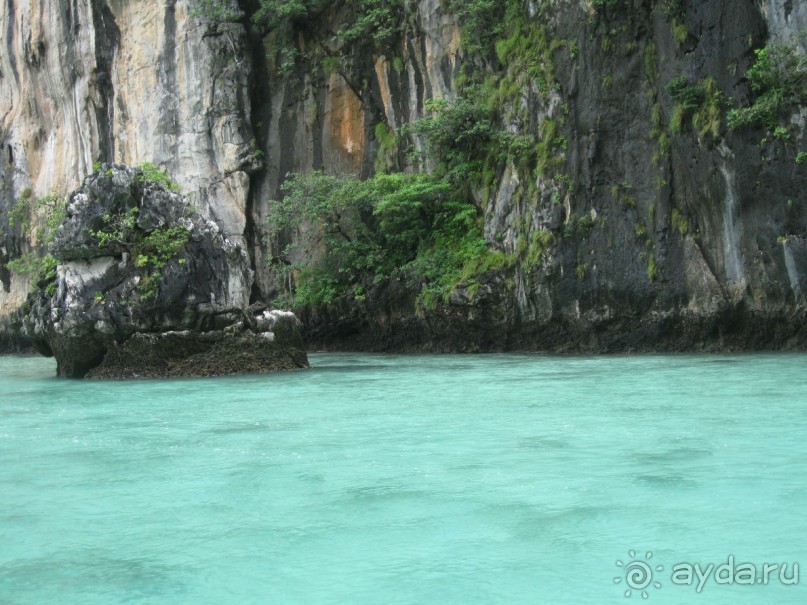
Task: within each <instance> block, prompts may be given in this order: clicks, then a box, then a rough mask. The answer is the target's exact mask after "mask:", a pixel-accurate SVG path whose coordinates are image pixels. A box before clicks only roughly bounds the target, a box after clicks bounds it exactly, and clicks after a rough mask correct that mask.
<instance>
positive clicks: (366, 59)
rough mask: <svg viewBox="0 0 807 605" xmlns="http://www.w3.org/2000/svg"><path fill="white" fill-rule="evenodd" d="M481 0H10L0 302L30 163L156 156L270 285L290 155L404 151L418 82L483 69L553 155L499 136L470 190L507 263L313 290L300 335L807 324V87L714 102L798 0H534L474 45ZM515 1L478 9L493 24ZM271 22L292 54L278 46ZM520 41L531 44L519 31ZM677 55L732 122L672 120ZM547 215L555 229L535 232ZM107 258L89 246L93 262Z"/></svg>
mask: <svg viewBox="0 0 807 605" xmlns="http://www.w3.org/2000/svg"><path fill="white" fill-rule="evenodd" d="M319 4H320V5H322V6H324V5H326V4H328V3H319ZM466 4H467V5H466ZM473 4H475V3H457V2H449V1H445V0H417V1H414V0H413V1H408V0H407V1H406V2H402V3H401V4H400V11H398V13H396V14H399V15H403V16H402V18H401V19H399V21H397V22H396V23H397V25H396V26H395V27H396V29H394V32H393V35H391V36H388V37H387V38H386V39H385V40H384V41H383V43H382V44H380V45H374V44H372V43H370V42H368V38H369V36H364V37H362V38H361V39H359V40H358V41H356V40H353V41H352V42H351V41H349V40H346V39H345V37H344V36H343V37H341V38H340V36H339V35H336V33H338V32H339V31H340V28H341V27H342V25H341V24H343V23H344V22H345V19H349V18H350V16H351V14H352V13H351V11H350V10H349V9H350V6H349V5H348V3H343V2H333V3H330V5H331V8H330V9H328V10H325V11H324V12H322V13H321V14H317V15H313V16H311V15H310V16H309V17H310V19H311V20H310V21H309V22H305V23H302V24H301V23H300V22H294V23H292V24H291V25H289V27H291V28H292V31H290V32H289V31H287V32H277V31H268V30H267V29H265V28H262V27H261V26H258V25H255V24H254V23H253V22H252V21H251V17H252V13H253V12H254V9H255V3H236V2H232V3H231V8H232V9H233V11H235V13H237V16H236V17H235V18H232V19H229V20H223V21H219V22H217V23H214V22H211V21H210V20H209V19H206V18H204V17H198V16H195V14H194V12H193V11H194V9H195V8H198V6H199V4H197V3H196V2H195V0H171V1H169V2H166V3H162V4H159V3H158V4H154V3H120V2H117V3H115V2H109V1H106V0H101V1H98V2H89V0H80V1H78V2H75V3H72V4H71V6H70V8H69V10H65V9H63V7H62V6H61V4H59V3H58V2H56V1H55V0H32V1H31V2H28V3H7V4H4V5H2V6H0V17H2V18H3V20H4V22H5V23H8V25H9V27H8V30H7V37H6V39H5V46H4V47H3V48H0V74H2V75H0V82H1V83H2V85H0V144H2V159H3V161H2V162H0V172H1V173H2V181H3V184H4V187H3V188H2V190H0V228H2V230H3V236H2V247H0V283H1V284H2V286H1V287H0V315H9V314H10V313H12V312H13V311H14V309H18V308H19V307H20V306H21V305H22V304H23V302H24V300H25V297H26V294H27V291H28V289H29V282H30V280H29V279H28V278H27V277H26V276H23V275H19V274H17V273H15V272H13V271H9V270H8V269H7V267H6V265H7V263H8V261H10V260H12V259H14V258H18V257H19V256H20V255H22V254H23V253H24V252H26V251H27V250H29V249H31V248H32V247H36V246H37V242H36V241H35V240H36V238H35V237H31V236H30V234H26V233H24V232H23V230H22V229H20V228H19V225H16V226H15V225H12V224H10V222H9V219H8V217H9V216H10V215H11V214H12V212H13V210H14V208H15V206H16V205H17V204H18V202H19V200H20V199H22V198H23V197H24V195H23V194H24V193H25V191H26V189H27V188H30V189H31V190H32V193H31V195H32V197H34V198H36V197H42V196H45V195H47V194H49V193H50V192H51V191H52V190H54V189H55V190H56V192H57V193H61V192H64V191H68V190H71V189H72V188H74V187H75V185H76V184H77V183H78V182H79V180H80V179H81V178H82V175H84V174H86V173H88V172H90V171H91V168H90V167H91V166H92V164H93V162H95V161H96V160H102V161H107V162H110V163H111V162H122V163H127V164H132V165H136V164H140V163H141V162H146V161H153V162H155V163H157V164H158V165H160V166H161V167H162V168H163V169H165V170H166V171H167V172H168V173H169V174H170V175H171V176H172V177H173V178H174V180H175V181H176V182H177V183H178V184H179V185H181V186H182V187H183V191H184V192H185V194H186V197H187V198H188V199H190V200H191V202H192V203H193V204H194V205H195V206H196V207H197V208H198V210H199V211H200V212H201V214H202V215H203V216H204V218H205V219H211V220H214V221H215V222H216V223H217V224H219V225H220V226H221V230H222V233H223V235H224V236H226V238H227V239H228V240H229V241H230V242H233V243H236V244H239V245H242V246H243V248H244V250H245V251H246V252H247V253H248V255H249V257H250V260H249V267H250V268H251V269H252V270H253V271H254V273H253V275H252V277H250V278H249V279H248V280H247V281H249V282H250V283H249V285H248V289H247V294H246V297H247V298H249V299H250V300H249V302H255V301H258V300H262V301H264V302H265V303H269V302H271V301H272V300H273V299H274V298H275V297H276V296H277V295H278V294H280V293H282V291H283V290H284V288H285V287H286V283H287V282H288V280H290V279H292V280H293V278H294V275H293V274H291V273H289V272H287V271H286V272H278V271H277V270H276V268H277V267H278V266H280V265H279V262H280V261H279V260H278V259H281V257H282V256H283V250H284V248H285V246H286V244H287V243H288V239H284V238H282V237H281V238H277V237H272V236H271V235H272V234H271V233H270V230H269V229H268V227H267V219H271V217H272V205H271V204H270V203H269V201H270V200H272V199H278V198H279V197H281V196H282V195H283V191H282V189H281V185H282V182H283V180H284V178H285V176H286V174H287V173H289V172H307V171H311V170H323V171H325V172H327V173H330V174H340V173H351V174H356V175H360V176H362V177H367V176H369V175H371V174H372V173H373V172H374V171H376V170H377V169H379V170H380V169H388V170H412V169H413V168H412V166H411V165H409V164H408V163H407V162H408V160H407V157H408V152H411V151H419V150H423V148H424V140H423V138H422V137H419V136H409V137H407V138H405V140H404V141H403V142H400V143H399V144H397V145H392V146H391V145H390V142H389V141H388V140H385V136H386V135H385V133H389V132H393V131H395V130H396V129H399V128H400V127H401V126H402V125H404V124H406V123H408V122H411V121H412V120H415V119H418V118H421V117H423V116H424V115H427V114H428V110H427V105H428V104H427V101H428V100H430V99H445V100H447V101H452V100H455V99H457V98H458V97H460V96H461V95H462V94H463V86H464V85H466V84H467V82H468V81H469V79H471V80H472V79H473V78H478V79H479V80H480V81H482V82H485V81H486V78H488V77H490V79H491V81H492V82H493V88H495V89H496V91H497V92H496V94H500V96H502V95H503V96H506V97H507V98H506V99H505V100H504V101H502V100H501V99H499V100H497V103H499V105H498V106H497V109H496V120H497V126H498V127H499V128H501V129H502V131H503V132H507V133H509V134H511V135H513V136H524V137H528V138H529V137H532V138H533V139H534V140H535V141H536V143H537V144H538V145H542V146H543V147H542V149H543V151H542V153H544V154H545V155H546V156H547V157H546V158H544V159H547V160H548V163H549V168H546V169H545V170H544V172H543V173H540V172H541V171H539V170H536V166H533V165H530V166H528V167H527V168H526V169H525V168H524V167H523V166H520V161H519V158H518V157H515V158H514V157H509V158H506V159H503V160H501V161H500V162H498V163H495V164H494V165H492V166H489V167H488V168H487V169H488V170H489V172H490V175H489V180H488V182H487V183H486V184H485V186H484V187H482V186H479V187H477V188H476V189H475V190H473V191H471V192H470V193H471V196H472V197H473V199H474V202H475V203H476V204H477V206H478V207H479V209H480V215H481V216H482V223H483V230H484V234H485V237H486V239H487V241H488V243H489V244H490V246H491V247H492V248H495V249H496V250H499V251H500V252H502V253H503V254H507V255H511V256H513V257H514V258H515V259H516V261H515V262H514V264H513V265H512V266H510V267H508V268H507V269H505V270H498V271H493V272H489V273H486V274H483V275H479V276H476V278H475V283H473V284H470V283H459V284H458V285H457V288H456V290H455V291H454V292H453V293H451V295H450V296H449V297H448V299H447V300H446V301H445V302H444V303H441V304H439V305H438V306H437V308H436V309H424V308H422V307H419V306H418V303H417V300H418V292H417V291H415V290H413V289H411V288H410V287H409V286H407V284H405V283H403V282H399V281H395V280H391V281H382V282H380V283H377V284H372V287H368V290H367V292H366V295H364V296H362V298H361V299H360V300H341V301H336V302H333V303H330V304H327V305H321V306H318V307H316V308H305V309H300V310H299V314H300V315H301V316H302V317H303V318H304V320H305V322H304V323H305V338H306V340H307V342H308V344H309V345H310V346H316V347H318V348H329V349H340V348H350V349H372V350H440V351H457V350H460V351H475V350H499V349H528V350H533V349H535V350H559V351H619V350H633V351H635V350H693V349H695V350H715V349H754V348H775V349H792V348H802V349H803V348H804V347H805V346H807V328H805V325H807V321H805V320H807V299H805V296H806V295H807V258H806V257H805V247H806V246H807V194H806V193H805V192H806V191H807V163H804V161H803V159H802V161H801V162H799V163H797V162H796V161H795V159H796V157H798V155H797V154H798V153H799V152H800V151H807V131H806V130H807V113H806V112H805V108H804V107H803V106H794V107H790V108H789V112H788V114H787V115H783V116H781V121H782V123H783V124H785V125H786V126H787V128H786V130H787V132H786V134H784V135H782V134H781V133H780V138H776V137H774V136H772V133H769V132H767V130H766V129H765V128H763V127H761V126H759V125H756V126H751V127H747V128H743V129H738V130H735V131H729V130H728V129H727V128H726V125H725V111H726V110H727V109H728V108H729V107H731V106H744V105H747V104H748V103H749V102H751V101H752V100H753V99H754V98H755V92H754V91H753V90H752V89H751V87H750V85H749V82H748V77H747V73H748V69H749V67H750V66H751V65H752V64H753V62H754V60H755V54H754V50H755V49H759V48H761V47H763V46H764V45H765V44H766V43H770V42H783V43H792V44H796V45H798V46H799V47H800V48H801V50H802V51H804V50H805V38H804V37H801V36H800V32H803V31H804V30H807V10H805V7H804V6H803V5H801V4H799V3H797V2H789V1H788V2H784V1H780V0H763V1H761V2H755V3H751V2H745V3H725V2H718V1H717V0H709V1H705V2H689V1H685V0H681V1H674V0H665V1H664V2H662V1H660V0H659V1H655V0H614V1H613V2H612V1H608V2H593V1H589V0H551V1H548V0H547V1H540V2H534V1H525V2H523V3H520V5H519V6H520V8H521V9H523V10H522V12H523V14H524V15H526V19H527V23H528V24H529V25H530V26H531V27H532V26H538V27H540V32H538V33H539V34H540V35H536V37H535V38H534V39H531V40H529V41H528V44H526V45H523V46H524V48H526V49H527V51H524V48H521V50H520V51H519V49H518V44H515V43H512V40H510V43H508V41H507V40H505V39H504V37H505V36H506V35H509V34H507V33H505V34H502V39H500V40H494V44H493V45H492V46H491V48H490V49H488V51H487V52H488V54H487V55H480V53H479V52H472V51H471V50H469V49H468V48H467V46H468V44H467V40H464V38H463V36H464V32H465V31H466V29H465V28H467V23H466V21H465V18H464V17H463V16H462V15H460V14H458V12H461V11H462V10H466V9H468V8H469V7H471V5H473ZM511 4H514V3H512V2H507V3H505V2H502V6H503V7H504V6H505V5H507V6H509V5H511ZM236 5H239V6H241V9H242V10H239V9H238V8H237V6H236ZM504 12H505V11H504V9H503V10H502V11H498V12H497V14H495V15H491V16H490V17H491V19H490V24H489V27H487V28H486V29H485V30H484V31H482V34H484V35H487V34H488V33H491V32H493V33H495V31H497V30H496V26H497V24H499V21H497V20H501V18H502V14H504ZM499 13H501V14H499ZM504 29H505V30H506V28H504ZM523 29H524V28H522V30H523ZM503 31H504V30H503ZM522 33H523V32H522ZM281 38H282V39H285V40H287V41H290V43H291V45H292V47H291V52H289V53H288V54H287V55H282V53H278V52H277V48H278V39H281ZM495 42H499V43H500V44H499V45H498V47H497V45H496V43H495ZM508 44H509V46H508ZM539 46H541V47H540V48H539ZM511 47H512V48H511ZM513 49H515V50H513ZM517 51H518V52H532V54H530V55H529V56H528V57H527V59H528V60H525V59H524V57H521V58H519V57H518V56H515V58H514V57H513V56H508V55H507V53H508V52H517ZM499 54H501V58H500V57H499V56H498V55H499ZM290 57H291V58H290ZM502 58H504V59H505V60H502ZM519 61H522V63H523V64H520V63H519ZM512 65H516V66H517V68H515V71H514V73H512V74H511V73H508V69H509V68H510V67H511V66H512ZM469 73H470V74H471V75H470V76H469ZM681 76H684V77H685V79H686V80H687V81H688V82H690V83H691V84H700V85H703V84H704V83H708V86H710V87H712V88H710V89H709V90H710V91H712V93H714V96H713V97H711V100H712V101H713V107H712V109H714V108H716V107H719V108H720V111H721V112H722V113H721V117H719V118H717V124H715V123H713V124H711V125H706V126H704V125H703V124H699V126H698V127H695V126H694V125H693V124H692V119H691V118H692V116H691V115H687V116H686V117H685V118H684V120H683V122H682V123H679V124H678V125H677V126H676V129H675V132H673V130H674V129H673V128H672V123H673V121H674V118H675V116H676V112H680V108H679V107H677V104H678V103H677V101H676V100H675V99H674V98H672V96H671V94H670V92H669V90H668V85H669V84H671V83H672V82H673V81H674V80H676V79H677V78H680V77H681ZM502 91H503V92H502ZM505 93H506V94H505ZM690 111H691V110H690ZM678 117H679V118H680V117H681V116H680V115H679V116H678ZM712 119H713V122H714V116H712ZM547 149H549V152H547V151H546V150H547ZM505 155H506V154H505ZM531 161H532V160H531ZM426 167H429V166H428V161H427V162H426ZM87 211H88V212H90V213H92V212H94V211H93V210H92V209H89V208H88V209H87ZM543 234H549V235H547V236H546V240H547V241H549V242H551V243H550V244H549V245H546V246H544V247H542V248H541V249H540V250H538V249H536V246H535V245H534V242H535V241H537V239H538V238H539V236H541V235H543ZM287 235H289V234H287ZM82 245H88V244H86V242H85V244H82ZM65 254H67V255H68V256H69V255H70V254H71V253H70V252H69V251H67V250H65ZM528 257H529V258H528ZM281 260H282V261H284V262H297V261H299V260H300V259H297V258H292V259H285V258H284V259H281ZM528 260H529V261H530V262H528ZM66 262H67V263H73V262H84V261H80V260H70V261H66ZM104 262H106V261H104ZM239 262H240V261H239ZM271 263H274V267H275V268H272V267H270V266H269V265H270V264H271ZM66 266H67V265H66ZM107 270H108V269H107V268H105V266H104V265H103V263H101V262H100V261H99V263H98V264H97V265H93V266H92V267H91V268H90V269H88V271H94V272H101V273H104V272H106V271H107ZM60 271H62V272H63V274H62V273H60V275H63V278H64V279H68V273H66V271H67V269H60ZM90 274H91V273H87V275H90ZM104 274H105V273H104ZM92 275H95V273H92ZM69 276H70V277H69V278H70V279H71V280H74V279H76V278H75V277H74V276H73V274H72V273H71V274H69ZM92 279H95V278H92ZM144 321H145V320H144ZM177 329H179V330H181V329H184V328H181V327H177ZM194 329H196V328H194Z"/></svg>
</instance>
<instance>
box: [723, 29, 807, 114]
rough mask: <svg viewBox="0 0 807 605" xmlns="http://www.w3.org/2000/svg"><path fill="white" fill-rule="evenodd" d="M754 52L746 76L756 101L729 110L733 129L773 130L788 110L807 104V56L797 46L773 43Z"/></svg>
mask: <svg viewBox="0 0 807 605" xmlns="http://www.w3.org/2000/svg"><path fill="white" fill-rule="evenodd" d="M755 53H756V56H757V59H756V62H755V63H754V65H752V66H751V67H750V68H749V69H748V73H747V76H748V80H749V81H750V82H751V89H752V90H753V91H754V92H755V93H756V94H757V98H756V100H755V101H754V103H753V104H751V105H750V106H749V107H742V108H739V109H732V110H731V111H729V113H728V116H727V123H728V126H729V129H731V130H734V129H737V128H741V127H744V126H751V125H754V124H761V125H762V126H764V127H765V128H767V129H768V130H774V129H775V128H776V126H777V122H778V119H779V117H780V116H781V115H782V113H783V112H784V111H785V110H787V109H788V108H790V107H792V106H794V105H798V104H800V103H805V102H807V57H806V56H805V55H804V53H802V51H801V50H800V49H799V47H798V46H796V45H795V44H794V45H783V44H770V45H768V46H766V47H765V48H761V49H759V50H757V51H755Z"/></svg>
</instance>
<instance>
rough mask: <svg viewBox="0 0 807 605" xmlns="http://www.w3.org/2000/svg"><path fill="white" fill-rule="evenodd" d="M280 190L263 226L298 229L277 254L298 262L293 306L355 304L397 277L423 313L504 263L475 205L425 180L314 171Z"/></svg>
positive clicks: (294, 178) (293, 178) (442, 182)
mask: <svg viewBox="0 0 807 605" xmlns="http://www.w3.org/2000/svg"><path fill="white" fill-rule="evenodd" d="M283 190H284V192H285V196H284V198H283V199H282V201H278V202H275V203H274V205H273V208H274V212H275V214H274V216H273V217H272V221H271V227H272V232H273V234H275V235H277V234H279V233H280V232H282V231H283V230H287V229H292V230H295V231H298V232H299V235H298V237H296V238H295V240H294V241H295V243H294V244H292V245H289V246H287V247H286V249H285V250H284V251H283V252H284V254H285V255H286V256H287V257H289V258H303V259H306V261H305V262H302V263H300V264H298V265H293V266H292V267H291V268H292V270H295V271H299V279H298V287H297V289H296V291H295V293H294V299H293V302H294V304H297V305H305V304H318V303H328V302H333V301H334V300H336V299H337V298H339V297H341V296H344V295H346V294H351V295H352V296H353V297H354V298H359V299H360V298H361V297H362V295H363V293H364V292H365V291H366V289H367V288H368V287H371V286H372V285H373V284H376V283H378V282H380V281H382V280H385V279H388V278H392V277H397V278H401V279H404V280H406V281H407V282H408V283H409V285H410V286H412V287H414V288H416V289H417V290H419V291H420V299H421V302H422V303H423V305H424V306H425V307H427V308H428V307H432V306H434V304H436V303H437V302H438V300H440V299H442V298H445V297H446V296H447V295H448V293H449V292H450V291H451V290H452V289H453V288H454V286H455V285H456V284H457V282H458V281H460V280H462V279H470V278H472V277H473V276H474V275H475V274H477V273H479V272H480V271H484V270H486V269H489V268H491V267H493V266H502V265H503V264H504V263H505V261H506V259H505V257H504V255H502V254H501V253H496V252H491V251H489V250H488V246H487V243H486V242H485V239H484V238H483V236H482V231H481V228H480V220H479V219H480V217H479V215H478V211H477V209H476V207H475V206H474V205H473V204H471V203H469V202H467V201H464V200H463V199H462V198H458V197H456V196H455V195H454V193H453V190H452V187H451V185H450V183H449V182H448V181H446V180H444V179H441V178H439V177H436V176H433V175H427V174H402V173H397V174H388V175H385V174H381V175H376V176H374V177H373V178H370V179H367V180H364V181H361V180H359V179H356V178H354V177H348V176H342V177H336V176H328V175H324V174H322V173H318V172H315V173H313V174H308V175H302V174H295V175H290V176H289V179H288V180H287V181H286V183H285V184H284V185H283ZM312 258H318V259H319V260H317V261H313V262H312V261H311V260H310V259H312ZM287 302H291V301H287Z"/></svg>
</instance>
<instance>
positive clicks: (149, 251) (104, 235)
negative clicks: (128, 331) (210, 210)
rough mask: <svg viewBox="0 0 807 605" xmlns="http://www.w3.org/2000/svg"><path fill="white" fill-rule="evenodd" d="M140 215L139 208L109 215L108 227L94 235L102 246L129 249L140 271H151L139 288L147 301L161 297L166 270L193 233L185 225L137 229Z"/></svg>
mask: <svg viewBox="0 0 807 605" xmlns="http://www.w3.org/2000/svg"><path fill="white" fill-rule="evenodd" d="M138 213H139V210H138V208H130V209H129V210H127V211H126V212H121V213H119V214H115V215H109V214H105V215H104V216H103V221H104V226H103V227H102V228H101V229H99V230H96V231H91V232H90V235H92V237H94V238H95V239H96V240H97V241H98V243H99V244H100V245H101V246H112V247H113V248H116V249H118V250H120V251H123V250H125V251H126V252H128V253H129V254H130V255H131V256H132V258H133V259H134V263H135V266H136V267H137V268H140V269H146V270H147V273H146V274H145V275H143V276H142V277H141V279H140V282H139V283H138V286H137V290H138V292H139V293H140V300H142V301H147V300H150V299H152V298H154V296H155V295H156V294H157V288H158V286H159V283H160V279H161V278H162V269H164V268H165V267H166V266H167V265H168V263H169V262H171V261H172V260H174V259H176V258H177V257H178V256H179V254H180V252H181V251H182V249H183V248H184V247H185V244H187V243H188V238H189V234H188V231H187V229H185V227H183V226H182V225H177V226H174V227H158V228H156V229H154V230H152V231H150V232H144V231H142V230H141V229H140V228H139V227H138V226H137V215H138ZM178 262H179V263H180V264H184V262H185V259H183V258H180V259H179V260H178Z"/></svg>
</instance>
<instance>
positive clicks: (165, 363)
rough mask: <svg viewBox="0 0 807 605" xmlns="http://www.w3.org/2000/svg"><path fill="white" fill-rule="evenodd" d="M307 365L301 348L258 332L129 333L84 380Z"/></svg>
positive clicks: (247, 371) (184, 375)
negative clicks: (236, 333) (274, 340)
mask: <svg viewBox="0 0 807 605" xmlns="http://www.w3.org/2000/svg"><path fill="white" fill-rule="evenodd" d="M308 367H309V365H308V358H307V357H306V354H305V352H304V351H302V350H301V349H298V348H295V347H289V346H285V345H279V344H276V343H275V342H273V341H272V340H271V339H270V338H267V337H265V336H263V335H260V334H252V333H247V334H239V335H230V334H222V333H221V332H203V333H193V332H189V331H188V332H167V333H164V334H134V335H133V336H132V337H131V338H130V339H128V340H127V341H126V342H124V343H123V344H119V345H113V346H112V347H110V349H109V350H108V351H107V353H106V356H105V357H104V360H103V361H102V362H101V364H100V365H99V366H97V367H95V368H93V369H92V370H90V371H89V372H88V373H87V375H86V378H90V379H106V380H109V379H121V378H165V377H175V378H189V377H202V376H223V375H230V374H263V373H267V372H279V371H282V370H297V369H303V368H308Z"/></svg>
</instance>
